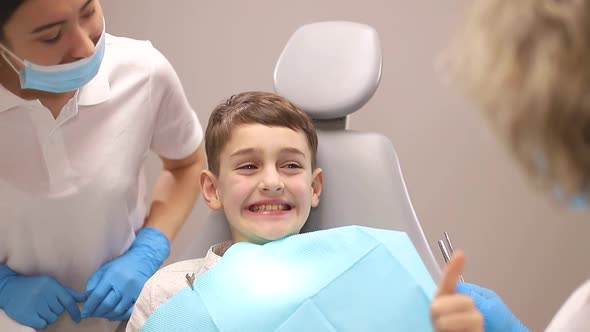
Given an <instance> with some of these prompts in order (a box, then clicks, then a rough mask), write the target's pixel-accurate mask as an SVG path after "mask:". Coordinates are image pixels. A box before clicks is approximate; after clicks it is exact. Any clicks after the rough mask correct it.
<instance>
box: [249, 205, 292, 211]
mask: <svg viewBox="0 0 590 332" xmlns="http://www.w3.org/2000/svg"><path fill="white" fill-rule="evenodd" d="M279 210H284V211H286V210H289V206H288V205H286V204H266V205H254V206H252V207H251V208H250V211H252V212H263V211H279Z"/></svg>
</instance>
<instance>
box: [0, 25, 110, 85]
mask: <svg viewBox="0 0 590 332" xmlns="http://www.w3.org/2000/svg"><path fill="white" fill-rule="evenodd" d="M0 49H2V50H4V52H6V53H8V54H10V55H11V56H13V57H14V58H15V59H18V60H19V61H20V62H21V63H22V64H23V65H24V68H23V69H22V70H20V71H19V70H17V69H16V68H15V67H14V65H13V64H12V63H11V62H10V61H9V60H8V59H6V54H5V53H4V52H2V56H3V57H4V59H5V60H6V62H8V64H10V66H11V67H12V69H14V71H16V72H17V74H18V76H19V78H20V86H21V88H22V89H35V90H41V91H47V92H53V93H61V92H67V91H74V90H77V89H79V88H81V87H83V86H84V85H86V84H87V83H88V82H90V81H91V80H92V79H93V78H94V76H96V74H97V73H98V69H99V68H100V64H101V63H102V59H103V57H104V51H105V30H104V24H103V31H102V35H101V36H100V39H99V40H98V43H96V47H95V49H94V54H92V55H91V56H89V57H88V58H84V59H82V60H78V61H76V62H71V63H66V64H61V65H55V66H41V65H36V64H34V63H31V62H29V61H27V60H22V59H20V58H19V57H17V56H16V55H15V54H14V53H12V52H11V51H10V50H8V49H7V48H6V47H5V46H4V45H2V44H0Z"/></svg>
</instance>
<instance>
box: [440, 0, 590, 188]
mask: <svg viewBox="0 0 590 332" xmlns="http://www.w3.org/2000/svg"><path fill="white" fill-rule="evenodd" d="M445 55H446V59H445V60H447V64H448V65H449V66H448V67H447V68H448V69H449V73H450V74H451V77H452V78H453V79H454V80H455V82H456V83H458V85H459V86H460V87H461V88H462V89H463V90H464V91H465V92H466V93H467V95H468V96H469V97H470V98H472V99H473V100H474V101H475V102H476V103H477V104H478V105H479V106H480V107H481V108H482V110H483V111H484V112H485V113H486V115H487V116H488V117H489V118H490V119H491V121H492V123H493V124H494V126H495V127H496V128H497V129H498V131H499V134H500V137H501V138H502V139H505V140H506V141H507V143H508V145H509V146H510V148H511V150H512V152H513V153H514V155H515V156H516V158H517V159H518V160H519V161H520V162H521V164H522V165H523V166H524V167H525V168H526V170H527V171H528V173H529V174H530V175H531V177H532V178H533V179H534V180H536V183H537V184H540V185H542V186H543V187H546V188H547V187H549V188H551V187H554V186H556V185H558V186H559V187H560V189H561V190H562V191H563V192H564V193H566V194H573V193H575V192H579V191H581V190H585V189H587V188H588V186H589V185H590V1H588V0H566V1H559V0H479V1H473V4H472V7H471V8H470V11H469V12H468V16H467V19H466V21H465V24H464V25H463V26H460V31H459V33H458V34H457V38H456V39H455V40H454V44H452V46H451V48H450V49H449V52H448V53H446V54H445Z"/></svg>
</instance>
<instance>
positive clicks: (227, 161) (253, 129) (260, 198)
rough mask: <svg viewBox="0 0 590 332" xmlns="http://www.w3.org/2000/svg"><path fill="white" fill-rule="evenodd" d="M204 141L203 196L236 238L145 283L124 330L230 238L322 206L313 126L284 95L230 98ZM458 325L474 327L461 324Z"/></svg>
mask: <svg viewBox="0 0 590 332" xmlns="http://www.w3.org/2000/svg"><path fill="white" fill-rule="evenodd" d="M205 142H206V143H205V146H206V152H207V159H208V163H209V169H208V170H205V171H203V172H202V173H201V189H202V193H203V197H204V199H205V202H206V203H207V205H208V206H209V207H210V208H212V209H214V210H219V209H223V211H224V213H225V215H226V218H227V220H228V222H229V226H230V231H231V234H232V240H231V241H228V242H225V243H220V244H216V245H214V246H212V247H211V248H210V249H209V251H208V252H207V255H206V256H205V258H201V259H195V260H188V261H182V262H178V263H175V264H172V265H170V266H167V267H165V268H164V269H162V270H160V271H158V272H157V273H156V274H155V275H154V277H152V278H151V279H150V280H149V281H148V282H147V283H146V285H145V287H144V289H143V291H142V293H141V295H140V297H139V299H138V301H137V303H136V305H135V308H134V311H133V314H132V316H131V320H130V321H129V324H128V327H127V331H138V330H139V329H141V327H142V326H143V324H144V323H145V321H146V320H147V318H148V317H149V315H150V314H151V313H152V312H153V311H154V310H156V308H157V307H158V306H159V305H160V304H162V303H164V302H165V301H166V300H167V299H169V298H170V297H172V296H173V295H174V294H175V293H176V292H177V291H179V290H180V289H182V288H184V287H187V283H186V279H185V277H184V276H185V275H186V274H187V273H188V274H192V273H195V276H196V277H198V276H199V275H201V274H203V273H205V272H206V271H207V270H209V269H210V268H211V267H212V266H213V265H215V264H216V263H217V262H218V261H219V260H220V259H221V257H222V256H223V254H224V252H225V250H226V249H227V248H228V247H229V246H231V245H232V244H233V243H236V242H251V243H256V244H264V243H267V242H270V241H273V240H278V239H281V238H283V237H285V236H288V235H292V234H297V233H299V231H300V230H301V228H302V227H303V225H304V224H305V222H306V220H307V218H308V216H309V212H310V210H311V208H312V207H316V206H317V205H318V204H319V196H320V193H321V191H322V183H323V181H322V176H323V175H322V170H321V169H320V168H318V167H317V166H316V152H317V145H318V140H317V135H316V131H315V127H314V125H313V122H312V121H311V119H310V118H309V117H308V116H307V115H306V114H305V113H304V112H302V111H301V110H299V109H298V108H297V107H296V106H295V105H293V104H292V103H291V102H289V101H288V100H286V99H285V98H282V97H280V96H277V95H274V94H271V93H264V92H245V93H241V94H238V95H235V96H233V97H231V98H230V99H228V100H227V101H226V102H225V103H222V104H220V105H218V106H217V107H216V108H215V110H214V111H213V113H212V114H211V117H210V119H209V124H208V126H207V130H206V133H205ZM195 271H196V272H195ZM471 304H472V307H471V309H472V310H473V311H477V309H476V308H475V306H474V305H473V303H471ZM470 324H471V323H470ZM461 331H472V329H469V325H463V326H462V329H461ZM473 331H477V330H476V329H473Z"/></svg>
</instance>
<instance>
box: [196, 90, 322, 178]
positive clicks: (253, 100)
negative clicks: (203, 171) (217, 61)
mask: <svg viewBox="0 0 590 332" xmlns="http://www.w3.org/2000/svg"><path fill="white" fill-rule="evenodd" d="M242 124H262V125H265V126H269V127H285V128H289V129H292V130H295V131H298V132H301V133H303V134H304V135H305V137H306V139H307V143H308V145H309V149H310V151H311V158H312V159H311V165H312V169H315V168H316V153H317V149H318V138H317V134H316V130H315V126H314V124H313V122H312V120H311V118H310V117H309V116H308V115H307V114H305V113H304V112H303V111H301V110H300V109H299V108H298V107H297V106H295V105H294V104H293V103H291V102H290V101H289V100H287V99H286V98H283V97H281V96H278V95H276V94H273V93H269V92H257V91H252V92H242V93H239V94H237V95H233V96H231V97H230V98H229V99H227V100H226V101H225V102H223V103H221V104H219V105H217V107H215V109H214V110H213V112H212V113H211V117H210V118H209V123H208V124H207V130H206V131H205V151H206V153H207V162H208V164H209V171H211V173H213V174H214V175H216V176H217V175H219V159H220V154H221V151H222V150H223V148H224V147H225V144H226V143H227V142H228V141H229V140H230V138H231V135H232V132H233V130H234V128H235V127H237V126H239V125H242Z"/></svg>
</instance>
